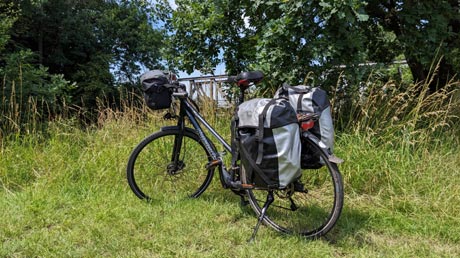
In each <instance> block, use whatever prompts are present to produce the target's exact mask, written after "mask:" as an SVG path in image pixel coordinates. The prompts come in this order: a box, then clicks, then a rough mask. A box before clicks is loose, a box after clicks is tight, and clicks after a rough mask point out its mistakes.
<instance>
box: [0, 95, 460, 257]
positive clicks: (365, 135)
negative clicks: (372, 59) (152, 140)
mask: <svg viewBox="0 0 460 258" xmlns="http://www.w3.org/2000/svg"><path fill="white" fill-rule="evenodd" d="M453 90H455V89H453ZM398 94H399V93H398ZM398 94H396V95H393V97H394V98H400V97H401V96H403V95H404V94H403V95H398ZM446 94H447V95H445V96H448V97H449V98H450V96H454V95H455V94H456V93H455V92H452V93H450V92H449V93H446ZM451 94H452V95H451ZM379 98H381V97H379V96H377V95H375V96H374V95H372V96H368V99H367V101H368V102H369V103H367V104H365V105H363V106H362V107H360V108H359V110H360V111H359V112H364V111H366V112H367V113H361V115H360V116H358V117H357V118H355V119H356V120H354V121H350V125H349V128H350V130H347V131H343V132H340V133H338V135H337V137H336V148H335V150H336V155H337V156H339V157H341V158H343V159H344V160H345V163H343V164H341V165H340V170H341V171H342V174H343V177H344V183H345V207H344V210H343V213H342V215H341V217H340V219H339V221H338V224H337V225H336V227H335V228H334V229H333V230H332V231H331V232H330V233H329V234H328V235H327V236H326V237H325V238H323V239H319V240H315V241H309V240H305V239H303V238H300V237H296V236H285V235H281V234H279V233H276V232H274V231H273V230H272V229H270V228H268V227H262V228H261V229H260V231H259V233H258V235H257V239H256V241H255V242H254V243H251V244H248V243H247V242H246V241H247V240H248V238H249V237H250V235H251V233H252V229H253V227H254V225H255V223H256V218H255V216H254V214H253V212H252V210H251V209H250V207H249V206H245V207H242V206H241V205H240V199H239V197H237V196H236V195H234V194H232V192H231V191H228V190H224V189H222V188H221V187H220V185H219V180H218V178H214V180H213V182H212V184H211V186H210V187H209V189H208V190H207V191H206V192H204V194H203V195H202V196H201V197H200V198H198V199H188V198H178V199H168V198H167V197H168V196H167V195H162V196H161V197H162V199H161V200H158V201H156V202H154V203H147V202H143V201H141V200H139V199H137V198H136V197H135V196H134V194H133V193H132V192H131V190H130V189H129V187H128V184H127V181H126V176H125V168H126V164H127V160H128V157H129V154H130V152H131V151H132V149H133V148H134V147H135V146H136V144H137V143H139V142H140V141H141V140H142V139H143V138H145V137H146V136H148V135H149V134H150V133H152V132H154V131H156V130H158V129H159V128H160V127H161V126H164V125H172V124H174V122H173V121H165V120H163V119H162V115H163V112H162V111H160V112H151V111H149V110H147V109H145V107H129V106H126V107H124V108H123V110H113V109H110V108H106V107H104V104H103V101H101V103H100V107H101V108H100V110H99V111H100V112H99V116H98V119H97V122H96V123H95V124H93V125H89V126H86V127H82V126H81V124H79V122H78V121H76V120H74V119H72V118H65V119H64V118H62V119H53V120H50V121H49V122H48V123H47V125H46V130H44V131H40V130H36V131H34V132H33V133H32V131H30V132H31V133H28V134H22V135H18V136H15V137H10V138H2V140H1V145H0V154H1V163H0V218H2V219H1V220H0V243H1V245H0V257H35V256H38V257H76V256H77V257H79V256H83V257H101V256H104V257H105V256H108V257H114V256H115V257H309V256H320V257H327V256H329V257H337V256H351V257H356V256H357V257H374V256H385V257H426V256H432V257H439V256H445V257H456V256H460V248H459V246H460V233H459V232H460V219H459V217H458V214H460V175H459V173H460V171H459V169H458V168H459V167H460V147H459V143H460V142H459V138H458V133H459V131H460V130H459V127H458V126H459V123H458V120H455V119H456V118H455V117H454V116H456V115H457V114H458V113H455V112H453V111H451V110H455V108H458V99H457V100H456V99H455V98H454V97H452V98H450V99H449V98H441V97H440V98H437V97H435V96H426V98H423V99H424V100H423V101H422V102H421V103H420V102H417V101H415V100H414V101H415V102H414V103H413V105H412V104H411V105H407V107H408V108H409V106H410V109H407V110H405V111H404V110H402V106H401V105H402V104H401V103H400V102H391V100H384V99H382V100H380V101H377V99H379ZM372 99H374V100H372ZM434 99H437V100H439V101H440V103H438V104H435V103H432V104H430V105H428V104H427V105H425V104H423V103H424V101H426V102H431V101H434ZM441 99H442V101H441ZM445 100H448V101H447V102H445ZM456 101H457V102H456ZM441 102H442V103H441ZM370 103H372V104H370ZM385 103H390V104H388V105H386V106H384V108H391V109H396V111H397V112H396V111H395V110H390V111H386V110H383V108H382V110H380V111H378V110H377V109H380V108H378V106H379V105H384V104H385ZM391 103H393V104H391ZM395 103H400V104H401V105H399V104H398V105H397V104H395ZM417 103H419V104H417ZM449 103H450V104H449ZM374 106H375V108H376V109H375V110H374V109H372V108H373V107H374ZM363 107H365V108H363ZM435 107H437V108H435ZM214 108H215V107H212V106H209V107H203V109H208V110H211V111H204V114H205V117H211V119H209V120H210V121H211V122H212V124H213V126H215V127H216V128H217V130H218V131H219V132H222V135H223V136H224V138H226V139H228V138H229V136H230V124H229V121H230V118H231V112H230V111H228V110H227V111H221V110H220V111H219V112H215V109H214ZM446 108H447V110H448V112H447V111H445V109H446ZM361 109H362V110H361ZM357 110H358V107H357ZM457 110H458V109H457ZM382 112H383V113H382ZM395 112H396V113H397V114H406V115H404V116H402V117H403V118H401V117H400V116H399V115H398V116H397V117H398V119H400V120H395V119H393V117H394V116H395V115H396V113H395ZM378 116H380V117H378ZM392 119H393V120H392ZM404 119H406V120H404ZM399 121H401V122H399ZM218 149H219V150H223V148H221V147H218ZM229 155H230V154H227V159H228V157H229Z"/></svg>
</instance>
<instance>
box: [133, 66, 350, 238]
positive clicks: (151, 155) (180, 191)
mask: <svg viewBox="0 0 460 258" xmlns="http://www.w3.org/2000/svg"><path fill="white" fill-rule="evenodd" d="M262 78H263V74H262V73H261V72H243V73H240V74H239V75H238V76H235V77H231V78H230V79H229V82H235V83H236V84H237V85H238V86H239V88H240V93H239V97H238V103H237V105H238V104H240V103H242V102H243V101H244V98H245V91H246V90H247V89H248V87H249V86H252V85H255V84H256V83H257V82H259V81H261V80H262ZM167 86H168V87H169V88H170V89H172V91H173V93H172V96H173V97H174V98H175V99H177V100H178V102H179V114H178V115H173V114H171V113H167V114H166V116H165V118H167V119H176V120H177V125H175V126H165V127H162V128H161V129H160V130H159V131H157V132H155V133H153V134H151V135H150V136H148V137H146V138H145V139H144V140H142V141H141V142H140V143H139V144H138V145H137V146H136V147H135V148H134V150H133V151H132V153H131V155H130V157H129V161H128V166H127V179H128V183H129V186H130V188H131V189H132V191H133V192H134V194H135V195H136V196H137V197H139V198H140V199H144V200H147V201H153V200H154V199H155V198H157V197H159V196H161V195H167V196H168V197H170V195H175V196H176V197H178V198H182V197H193V198H197V197H199V196H200V195H201V194H203V192H204V191H205V190H206V188H207V187H208V186H209V184H210V183H211V180H212V178H213V176H214V173H215V171H216V169H217V171H218V174H219V178H220V182H221V184H222V187H223V188H224V189H231V190H232V191H233V192H234V193H235V194H237V195H239V196H240V197H241V200H242V203H248V202H249V204H250V206H251V208H252V209H253V210H254V211H255V213H256V215H257V216H258V221H257V224H256V226H255V228H254V231H253V235H252V238H251V239H254V237H255V235H256V233H257V230H258V228H259V225H260V223H261V222H263V223H264V224H266V225H268V226H270V227H272V228H273V229H275V230H276V231H279V232H282V233H288V234H300V235H302V236H305V237H307V238H317V237H321V236H324V235H325V234H326V233H327V232H329V231H330V230H331V229H332V228H333V226H334V225H335V224H336V222H337V220H338V218H339V216H340V213H341V210H342V206H343V184H342V177H341V174H340V172H339V169H338V166H337V164H336V161H335V160H334V158H333V157H332V156H331V155H330V154H329V153H328V151H327V150H326V149H324V147H323V148H322V147H321V144H320V141H319V140H318V139H317V138H316V137H315V136H314V135H313V134H311V133H310V132H309V131H308V130H305V131H303V132H302V135H301V137H302V140H303V141H305V142H306V143H307V144H308V145H309V146H310V151H312V152H313V154H314V155H317V156H319V157H320V158H321V160H322V161H323V163H324V165H323V166H322V167H321V168H317V169H308V170H304V171H302V177H301V178H300V180H297V181H296V182H294V183H292V184H290V185H289V186H288V187H286V188H285V189H281V190H280V189H275V190H274V189H260V188H257V187H254V185H251V183H250V182H249V180H248V178H247V177H246V175H245V170H244V168H243V167H240V166H239V164H238V159H237V158H235V157H237V156H235V155H242V153H234V152H235V151H234V149H233V150H232V146H231V145H230V144H229V143H227V142H226V141H225V140H224V139H223V137H222V136H220V135H219V133H218V132H216V130H215V129H214V128H212V126H211V125H209V123H208V122H207V121H206V120H205V119H204V118H203V117H202V116H201V115H200V113H199V109H198V107H197V105H196V104H195V102H193V100H191V98H190V97H189V96H188V93H187V92H186V91H185V87H184V86H183V85H181V84H179V83H172V84H169V85H167ZM185 118H187V119H188V121H189V123H190V124H191V125H192V127H193V128H190V127H188V126H186V120H185ZM307 120H308V122H309V123H310V124H311V123H312V122H313V120H314V116H307ZM201 125H202V126H204V127H205V128H206V129H207V132H208V133H210V134H211V135H212V136H213V137H214V138H215V139H216V140H217V142H218V143H220V144H221V145H222V146H223V148H224V149H225V151H226V152H229V153H232V156H233V157H234V158H233V159H232V164H231V166H230V168H229V169H227V167H226V166H225V164H224V162H223V157H222V156H223V154H222V153H221V152H219V151H217V148H216V146H215V144H214V143H213V141H211V140H210V139H209V138H208V136H207V135H206V134H205V132H204V131H203V129H202V127H201ZM161 198H162V197H160V198H159V199H161ZM264 200H265V202H264ZM269 207H270V209H269Z"/></svg>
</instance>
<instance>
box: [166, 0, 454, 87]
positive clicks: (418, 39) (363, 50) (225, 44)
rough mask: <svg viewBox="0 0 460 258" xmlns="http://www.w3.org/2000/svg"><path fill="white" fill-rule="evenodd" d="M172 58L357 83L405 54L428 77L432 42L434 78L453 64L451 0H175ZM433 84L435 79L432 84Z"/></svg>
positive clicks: (282, 76)
mask: <svg viewBox="0 0 460 258" xmlns="http://www.w3.org/2000/svg"><path fill="white" fill-rule="evenodd" d="M176 4H177V9H176V10H174V11H172V15H171V17H170V22H169V24H170V29H171V31H172V37H171V41H172V46H173V52H172V55H171V57H170V60H173V62H174V63H175V64H176V65H177V66H178V67H179V68H180V69H185V70H187V71H189V72H190V71H192V70H194V69H198V70H209V68H210V67H213V66H215V65H216V64H217V63H219V62H225V64H226V65H227V68H228V72H229V73H236V72H239V71H241V70H246V69H261V70H263V71H264V72H265V73H266V74H267V75H268V76H269V77H271V79H272V81H273V82H274V84H275V86H277V85H279V83H281V81H288V82H291V83H299V82H301V81H302V80H303V79H304V78H305V77H306V76H307V74H308V73H309V72H313V73H314V75H315V77H316V78H317V79H318V80H320V81H324V82H327V83H326V84H328V85H330V84H331V83H335V82H336V81H337V77H338V76H339V74H342V75H344V77H345V78H346V85H348V86H350V85H357V84H358V83H359V82H360V81H362V80H363V79H366V78H367V76H368V74H369V72H370V70H371V69H374V68H375V67H368V66H366V65H364V66H363V65H362V64H366V63H370V62H372V63H378V64H387V63H390V62H392V61H393V60H394V59H395V58H396V57H398V56H400V55H401V54H404V56H405V58H406V59H407V61H408V64H409V67H410V70H411V72H412V75H413V78H414V79H415V80H416V81H421V80H424V79H426V77H427V75H428V72H429V70H430V67H431V64H432V62H433V61H436V60H435V58H436V53H437V51H436V49H439V53H438V54H439V56H443V59H442V63H441V64H442V65H441V68H440V70H439V72H438V74H437V75H438V77H437V78H438V80H437V82H439V84H440V85H442V84H444V83H445V82H446V81H447V80H448V79H449V78H451V77H452V76H453V75H454V74H455V71H458V64H459V58H458V56H459V55H458V54H459V49H458V47H459V46H460V43H459V42H458V37H459V20H458V17H459V11H458V2H457V1H438V2H433V1H395V0H388V1H358V0H350V1H339V0H313V1H311V0H310V1H305V0H290V1H275V0H268V1H262V0H258V1H249V0H222V1H212V0H204V1H202V0H200V1H197V0H176ZM434 88H435V86H433V89H434Z"/></svg>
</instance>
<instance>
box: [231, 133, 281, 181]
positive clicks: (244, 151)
mask: <svg viewBox="0 0 460 258" xmlns="http://www.w3.org/2000/svg"><path fill="white" fill-rule="evenodd" d="M238 142H239V143H240V144H238V145H239V149H240V151H241V152H242V154H243V155H244V156H245V157H246V160H247V161H248V162H249V165H250V166H251V167H252V168H253V169H254V171H256V172H257V174H258V175H259V177H260V178H261V179H262V181H264V182H265V184H266V185H267V187H268V188H278V186H279V185H278V184H271V180H270V179H269V178H268V177H267V176H266V175H265V173H264V172H263V171H262V170H261V169H260V167H259V166H258V165H257V164H256V163H255V162H254V160H253V159H252V158H251V154H250V153H249V152H248V150H247V149H246V148H245V147H244V145H243V144H241V142H240V141H238Z"/></svg>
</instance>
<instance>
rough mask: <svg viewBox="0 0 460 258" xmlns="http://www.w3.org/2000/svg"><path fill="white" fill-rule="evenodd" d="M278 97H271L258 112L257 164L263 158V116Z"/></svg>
mask: <svg viewBox="0 0 460 258" xmlns="http://www.w3.org/2000/svg"><path fill="white" fill-rule="evenodd" d="M278 99H279V98H276V99H271V100H270V101H269V102H268V103H267V105H265V107H264V109H263V111H262V113H260V114H259V129H258V132H257V136H256V139H257V141H258V142H259V146H258V151H257V159H256V164H257V165H260V163H262V158H263V151H264V142H263V139H264V121H265V118H266V117H267V112H268V109H269V108H270V106H272V105H274V104H276V101H277V100H278Z"/></svg>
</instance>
